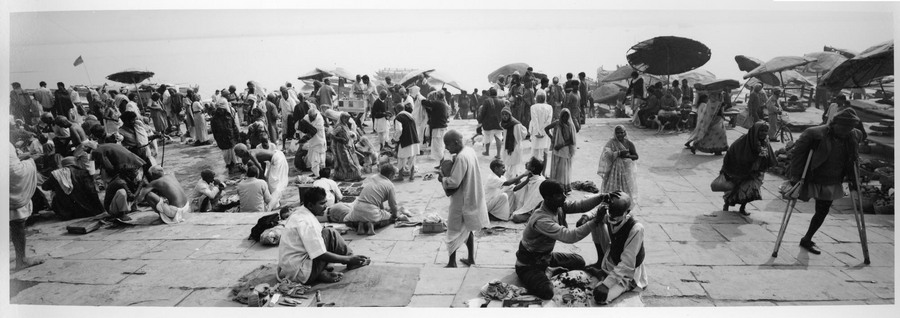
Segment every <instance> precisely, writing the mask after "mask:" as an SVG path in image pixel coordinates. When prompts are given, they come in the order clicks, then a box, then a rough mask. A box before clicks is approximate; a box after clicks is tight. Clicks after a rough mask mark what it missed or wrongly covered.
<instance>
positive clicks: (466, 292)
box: [451, 266, 522, 307]
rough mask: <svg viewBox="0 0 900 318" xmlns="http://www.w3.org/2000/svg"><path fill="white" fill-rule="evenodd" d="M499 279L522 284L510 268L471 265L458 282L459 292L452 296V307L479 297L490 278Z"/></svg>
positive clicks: (461, 305)
mask: <svg viewBox="0 0 900 318" xmlns="http://www.w3.org/2000/svg"><path fill="white" fill-rule="evenodd" d="M494 279H499V280H500V281H502V282H505V283H510V284H513V285H516V286H522V283H521V282H519V278H518V276H516V272H515V270H514V269H512V268H482V267H477V266H476V267H471V268H469V271H468V272H467V273H466V277H465V279H463V281H462V284H460V287H459V292H457V293H456V297H454V298H453V304H452V305H451V306H452V307H466V306H465V305H464V304H463V302H464V301H466V300H469V299H472V298H475V297H479V295H480V293H481V287H482V286H484V285H485V284H487V283H489V282H490V281H491V280H494Z"/></svg>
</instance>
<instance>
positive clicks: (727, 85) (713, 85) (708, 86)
mask: <svg viewBox="0 0 900 318" xmlns="http://www.w3.org/2000/svg"><path fill="white" fill-rule="evenodd" d="M699 84H700V90H704V91H710V92H715V91H721V90H726V89H728V90H732V89H735V88H738V87H741V83H739V82H738V81H736V80H733V79H717V80H712V81H707V82H701V83H699Z"/></svg>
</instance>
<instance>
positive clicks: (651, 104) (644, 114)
mask: <svg viewBox="0 0 900 318" xmlns="http://www.w3.org/2000/svg"><path fill="white" fill-rule="evenodd" d="M649 90H650V92H651V93H650V97H649V98H647V105H646V106H644V107H643V108H641V109H640V110H638V112H637V115H636V116H637V118H638V120H639V121H640V125H639V126H638V128H646V127H649V126H650V121H649V119H650V116H656V114H657V113H659V110H660V103H661V100H660V99H661V98H662V92H660V91H659V90H658V89H656V88H652V89H649Z"/></svg>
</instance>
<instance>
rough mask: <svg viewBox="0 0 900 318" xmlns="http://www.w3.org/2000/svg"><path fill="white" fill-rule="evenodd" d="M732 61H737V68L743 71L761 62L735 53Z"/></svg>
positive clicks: (757, 65) (750, 69) (761, 62)
mask: <svg viewBox="0 0 900 318" xmlns="http://www.w3.org/2000/svg"><path fill="white" fill-rule="evenodd" d="M734 61H735V62H737V65H738V69H740V70H741V71H744V72H749V71H752V70H753V69H755V68H757V67H759V66H760V65H762V64H763V61H762V60H760V59H758V58H755V57H750V56H746V55H736V56H735V57H734Z"/></svg>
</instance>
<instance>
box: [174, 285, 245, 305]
mask: <svg viewBox="0 0 900 318" xmlns="http://www.w3.org/2000/svg"><path fill="white" fill-rule="evenodd" d="M230 294H231V288H207V289H195V290H191V293H190V294H189V295H188V296H187V297H185V298H184V299H183V300H181V302H180V303H178V305H177V307H245V305H244V304H241V303H239V302H236V301H232V300H231V295H230Z"/></svg>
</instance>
